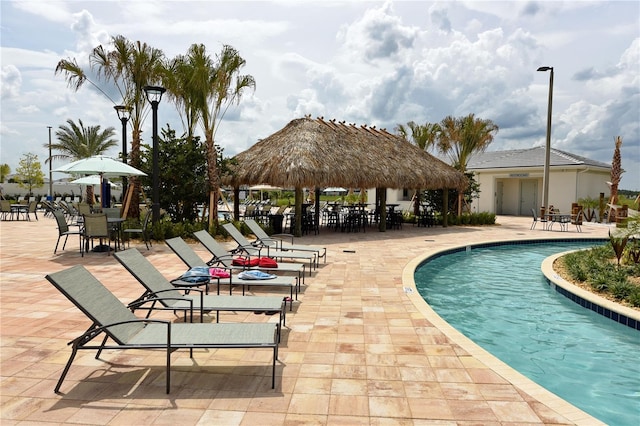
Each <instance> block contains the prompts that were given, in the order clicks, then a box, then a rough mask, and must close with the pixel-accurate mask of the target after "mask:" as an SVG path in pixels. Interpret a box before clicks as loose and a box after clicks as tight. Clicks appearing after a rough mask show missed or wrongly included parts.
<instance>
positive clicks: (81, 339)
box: [67, 318, 171, 348]
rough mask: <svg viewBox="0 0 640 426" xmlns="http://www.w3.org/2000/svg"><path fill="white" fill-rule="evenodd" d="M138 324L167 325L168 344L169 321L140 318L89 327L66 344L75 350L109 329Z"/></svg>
mask: <svg viewBox="0 0 640 426" xmlns="http://www.w3.org/2000/svg"><path fill="white" fill-rule="evenodd" d="M138 322H140V323H144V324H152V323H157V324H166V325H167V343H169V336H170V329H171V321H167V320H152V319H145V318H140V319H135V320H128V321H118V322H114V323H111V324H105V325H102V326H99V327H98V326H96V327H91V328H90V329H89V330H87V331H85V332H84V333H83V334H82V335H81V336H78V337H76V338H75V339H73V340H72V341H70V342H69V343H67V344H68V345H73V347H76V348H77V347H78V346H81V345H83V344H86V343H88V342H89V341H91V340H92V339H93V338H95V337H96V336H98V335H99V334H100V333H102V332H106V331H107V330H108V329H109V328H111V327H115V326H118V325H123V324H132V323H138Z"/></svg>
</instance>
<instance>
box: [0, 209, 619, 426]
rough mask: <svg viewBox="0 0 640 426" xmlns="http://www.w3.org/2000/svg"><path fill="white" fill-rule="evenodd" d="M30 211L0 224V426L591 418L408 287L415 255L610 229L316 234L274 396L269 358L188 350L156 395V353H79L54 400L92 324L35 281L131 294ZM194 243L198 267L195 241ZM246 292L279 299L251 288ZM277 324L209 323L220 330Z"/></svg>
mask: <svg viewBox="0 0 640 426" xmlns="http://www.w3.org/2000/svg"><path fill="white" fill-rule="evenodd" d="M39 217H40V220H39V221H37V222H36V221H32V222H1V223H0V271H1V272H0V291H1V292H0V297H1V312H0V314H1V318H0V320H1V330H0V331H1V339H2V340H1V352H0V356H1V358H0V360H1V367H0V373H1V376H2V379H1V380H2V381H1V382H0V390H1V395H0V397H1V400H0V403H1V405H0V411H1V415H0V418H1V421H0V423H1V424H2V425H3V426H6V425H14V424H25V425H26V424H63V423H64V424H99V425H119V424H123V425H138V424H146V425H150V424H153V425H156V424H180V425H188V424H209V425H211V424H215V425H299V424H317V425H434V424H437V425H460V424H482V425H508V424H514V425H515V424H519V425H521V424H598V423H599V422H598V421H597V420H595V419H593V418H591V417H589V416H588V415H586V414H585V413H583V412H581V411H580V410H578V409H577V408H575V407H573V406H571V405H569V404H567V403H565V402H564V401H562V400H560V399H559V398H557V397H555V396H554V395H552V394H550V393H549V392H547V391H545V390H544V389H541V388H540V387H538V386H537V385H535V384H533V383H531V382H530V381H529V380H527V379H525V378H524V377H523V376H521V375H519V374H518V373H516V372H514V371H513V370H511V369H509V368H508V367H506V366H504V365H503V364H501V363H500V362H498V361H497V360H495V359H494V358H493V357H491V356H489V355H488V354H486V353H484V352H483V351H482V350H480V349H478V348H477V347H476V346H475V345H473V344H472V343H470V342H468V341H466V339H464V338H463V337H462V336H460V335H459V334H457V333H456V332H455V330H453V331H452V330H451V329H450V327H448V325H447V324H446V323H444V322H443V321H442V320H441V319H440V318H439V317H438V316H437V315H435V314H434V313H433V312H432V311H431V310H430V308H429V307H428V306H427V304H426V303H425V302H424V301H422V299H421V298H419V297H418V296H417V295H416V294H415V293H413V294H411V293H407V292H406V291H405V287H411V286H412V285H413V279H412V271H413V268H414V267H415V265H417V264H418V263H419V260H420V259H423V258H424V257H426V256H427V255H429V254H431V253H434V252H436V251H439V250H442V249H446V248H450V247H454V246H459V245H464V244H469V243H476V242H485V241H497V240H522V239H529V238H580V237H591V238H593V237H606V236H607V232H608V230H609V228H608V227H607V226H603V225H597V224H586V225H583V227H582V229H583V232H582V233H577V232H575V229H570V230H569V232H560V231H543V230H541V229H537V230H533V231H531V230H529V226H530V224H531V219H530V218H526V217H504V216H500V217H499V218H498V225H496V226H487V227H449V228H417V227H414V226H411V225H405V226H404V228H403V229H402V230H394V231H388V232H386V233H380V232H378V231H377V230H374V229H373V228H371V229H370V230H369V229H368V230H367V232H366V233H354V234H348V233H347V234H345V233H340V232H337V233H336V232H333V231H326V230H323V232H322V233H321V234H320V235H316V236H305V237H303V238H299V239H297V242H298V243H303V244H304V243H307V244H314V245H324V246H327V247H328V256H327V262H326V264H321V266H320V267H319V268H318V270H317V271H316V272H315V273H314V274H313V276H312V277H311V278H307V280H306V286H305V287H303V290H302V294H301V295H300V300H299V303H296V304H294V311H293V312H291V313H290V314H288V315H287V326H288V327H287V328H286V329H285V330H284V332H283V339H282V345H281V350H280V359H279V366H278V372H277V378H276V389H275V390H272V389H271V387H270V374H271V370H270V359H271V352H270V351H268V350H265V351H261V350H253V349H247V350H237V349H235V350H217V351H216V350H198V351H195V353H194V358H193V359H190V358H189V356H188V351H178V352H175V353H174V354H173V355H172V363H173V366H174V369H173V373H172V389H171V394H169V395H166V394H165V393H164V380H165V379H164V372H163V371H164V367H163V366H164V361H163V354H162V353H161V352H158V351H137V350H129V351H110V350H108V351H104V352H103V354H102V356H101V359H99V360H96V359H94V357H93V355H94V354H93V353H89V351H85V352H86V353H80V354H79V356H78V357H77V358H76V360H75V362H74V364H73V365H72V367H71V370H70V372H69V374H68V376H67V379H66V380H65V382H64V383H63V385H62V388H61V391H62V394H60V395H57V394H55V393H54V392H53V389H54V386H55V384H56V381H57V379H58V377H59V376H60V373H61V371H62V368H63V366H64V364H65V363H66V361H67V359H68V356H69V354H70V348H69V347H68V346H67V343H68V342H69V341H70V340H71V339H73V338H75V337H77V336H79V335H80V334H81V333H82V332H83V331H84V330H85V329H87V328H88V327H89V325H90V324H89V322H88V320H87V318H86V317H85V316H84V315H83V314H82V313H81V312H79V311H78V310H77V309H76V308H75V307H74V306H73V305H72V304H71V303H70V302H68V301H67V300H66V299H65V298H64V297H63V296H62V295H61V294H59V293H58V292H57V291H56V290H55V289H54V288H53V287H52V286H51V284H49V283H48V282H47V281H46V280H45V278H44V276H45V274H47V273H51V272H54V271H58V270H62V269H65V268H67V267H70V266H72V265H76V264H82V265H85V266H86V267H87V268H88V269H89V270H90V271H91V272H92V273H93V274H94V275H95V276H96V277H97V278H98V279H99V280H101V281H102V282H103V283H104V284H105V285H106V286H107V287H108V288H109V289H110V290H111V291H112V292H113V293H114V294H115V295H116V296H117V297H119V298H120V299H121V300H122V301H123V302H129V301H131V300H133V299H134V298H136V297H138V296H139V295H140V294H141V293H142V287H141V286H140V285H139V284H138V283H137V282H136V281H135V280H134V279H133V278H132V277H131V276H130V275H129V274H128V273H127V272H126V271H125V270H124V268H123V267H122V266H120V264H119V263H118V262H117V261H116V260H115V259H114V258H113V256H107V255H106V253H88V254H87V255H86V256H85V257H84V258H81V257H80V254H79V251H78V241H77V240H76V239H73V237H71V238H70V241H69V242H68V243H67V247H66V250H65V251H58V254H56V255H54V254H53V248H54V246H55V243H56V239H57V230H56V224H55V220H54V219H51V218H43V217H42V215H39ZM228 245H229V247H232V245H231V244H230V243H229V244H228ZM136 247H137V248H138V249H140V251H141V252H142V253H143V254H144V255H145V256H148V258H149V260H150V261H151V262H152V263H153V264H154V265H155V266H156V267H157V268H158V269H159V270H160V271H162V272H163V273H164V274H165V276H167V277H168V278H174V277H177V276H178V275H180V274H181V273H182V272H184V270H185V267H184V265H183V264H182V262H181V261H180V260H179V259H178V258H177V257H176V256H175V255H174V254H173V253H172V252H171V251H170V250H169V249H168V247H166V246H164V245H163V244H154V246H153V248H152V249H151V250H149V251H147V250H146V249H145V248H144V244H142V243H139V244H137V245H136ZM194 248H195V249H197V251H198V252H199V253H201V255H202V257H203V258H204V259H208V258H209V256H207V255H206V254H205V252H204V249H202V248H201V246H199V245H195V244H194ZM254 294H259V295H267V294H270V295H274V294H275V295H282V296H284V295H285V294H284V293H282V292H278V291H275V292H268V291H265V289H260V288H258V289H256V290H255V292H254ZM238 297H241V296H238ZM246 297H251V296H246ZM154 315H156V316H158V317H169V318H172V319H173V318H174V317H173V316H172V314H171V313H167V312H160V313H158V314H154ZM208 319H209V320H211V319H213V317H211V318H208ZM276 319H277V318H276V317H275V316H266V315H256V314H253V313H249V314H244V313H222V314H221V321H223V322H224V321H227V322H228V321H246V322H255V321H259V322H264V321H270V322H274V321H276Z"/></svg>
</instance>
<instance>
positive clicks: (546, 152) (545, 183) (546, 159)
mask: <svg viewBox="0 0 640 426" xmlns="http://www.w3.org/2000/svg"><path fill="white" fill-rule="evenodd" d="M538 71H542V72H545V71H551V74H550V75H549V105H548V107H547V144H546V146H545V150H544V177H543V181H542V187H543V188H542V204H543V207H544V208H545V212H547V211H548V209H549V161H550V159H549V157H550V154H551V106H552V105H553V67H540V68H538Z"/></svg>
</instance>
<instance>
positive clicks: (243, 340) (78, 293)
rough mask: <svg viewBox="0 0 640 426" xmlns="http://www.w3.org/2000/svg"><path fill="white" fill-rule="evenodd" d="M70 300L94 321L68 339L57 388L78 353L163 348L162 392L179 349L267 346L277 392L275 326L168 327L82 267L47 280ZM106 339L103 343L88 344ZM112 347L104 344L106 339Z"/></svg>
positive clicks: (210, 324) (205, 325) (167, 382)
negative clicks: (132, 307)
mask: <svg viewBox="0 0 640 426" xmlns="http://www.w3.org/2000/svg"><path fill="white" fill-rule="evenodd" d="M46 279H47V280H48V281H49V282H50V283H51V284H53V285H54V286H55V287H56V288H57V289H58V290H59V291H60V292H61V293H62V294H63V295H64V296H65V297H66V298H67V299H69V301H71V302H72V303H73V304H74V305H75V306H76V307H77V308H78V309H80V310H81V311H82V312H83V313H84V314H85V315H86V316H87V317H89V319H90V320H91V321H92V324H91V326H90V327H89V328H88V329H87V331H86V332H84V333H83V334H82V335H80V336H79V337H77V338H75V339H74V340H72V341H71V342H70V343H69V344H70V345H71V346H72V351H71V356H70V357H69V360H68V361H67V364H66V365H65V367H64V370H63V371H62V374H61V376H60V379H59V380H58V383H57V384H56V387H55V392H56V393H58V392H59V391H60V386H61V385H62V382H63V381H64V378H65V376H66V375H67V373H68V371H69V368H70V367H71V364H72V362H73V360H74V358H75V356H76V354H77V352H78V351H79V350H84V349H88V350H97V353H96V356H95V358H96V359H98V358H99V357H100V354H101V352H102V350H103V349H162V350H164V351H165V352H166V376H167V379H166V392H167V393H169V391H170V387H171V353H172V352H173V351H176V350H178V349H189V351H190V354H189V355H190V357H193V349H194V348H195V349H198V348H211V349H214V348H215V349H233V348H237V349H239V348H241V349H244V348H269V349H271V350H273V363H272V373H271V388H272V389H273V388H275V374H276V360H277V359H278V333H277V326H276V324H273V323H260V324H252V323H236V324H233V323H224V324H219V323H172V322H170V321H165V320H152V319H141V318H138V317H136V316H135V315H134V314H133V313H132V312H131V311H130V310H129V309H127V307H126V306H124V305H123V304H122V302H120V300H118V298H116V297H115V296H114V295H113V293H111V292H110V291H109V290H108V289H107V288H106V287H105V286H104V285H103V284H102V283H101V282H100V281H98V280H97V279H96V278H95V277H94V276H93V275H92V274H91V273H90V272H89V271H88V270H86V269H85V268H84V267H83V266H82V265H76V266H73V267H71V268H68V269H65V270H63V271H60V272H55V273H52V274H49V275H47V276H46ZM101 335H104V338H103V340H102V343H100V344H91V342H92V341H93V339H95V338H97V337H98V336H101ZM108 339H111V340H113V342H114V344H112V345H107V344H106V343H107V340H108Z"/></svg>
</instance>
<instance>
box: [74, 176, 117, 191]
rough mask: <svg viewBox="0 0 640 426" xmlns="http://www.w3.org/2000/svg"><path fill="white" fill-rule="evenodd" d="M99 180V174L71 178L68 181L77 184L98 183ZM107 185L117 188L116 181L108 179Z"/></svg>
mask: <svg viewBox="0 0 640 426" xmlns="http://www.w3.org/2000/svg"><path fill="white" fill-rule="evenodd" d="M100 182H101V179H100V175H89V176H84V177H81V178H78V179H75V180H72V181H71V182H69V183H75V184H77V185H100ZM109 185H111V187H112V188H119V185H118V184H117V183H113V182H111V181H109Z"/></svg>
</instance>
